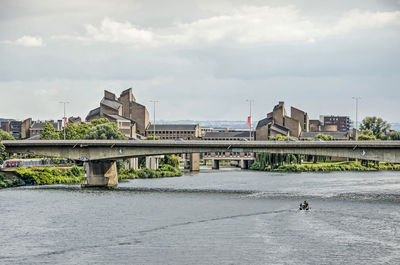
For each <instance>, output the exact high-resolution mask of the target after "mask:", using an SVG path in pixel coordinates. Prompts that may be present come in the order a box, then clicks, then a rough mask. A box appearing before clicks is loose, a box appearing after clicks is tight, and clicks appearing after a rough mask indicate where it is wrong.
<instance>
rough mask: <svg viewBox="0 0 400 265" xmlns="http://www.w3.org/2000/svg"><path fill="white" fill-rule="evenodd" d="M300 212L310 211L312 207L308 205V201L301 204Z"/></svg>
mask: <svg viewBox="0 0 400 265" xmlns="http://www.w3.org/2000/svg"><path fill="white" fill-rule="evenodd" d="M300 210H310V205H309V204H308V202H307V201H304V202H303V203H300Z"/></svg>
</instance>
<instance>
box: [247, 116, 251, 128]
mask: <svg viewBox="0 0 400 265" xmlns="http://www.w3.org/2000/svg"><path fill="white" fill-rule="evenodd" d="M247 125H248V126H249V127H251V116H248V117H247Z"/></svg>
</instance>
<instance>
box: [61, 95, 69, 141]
mask: <svg viewBox="0 0 400 265" xmlns="http://www.w3.org/2000/svg"><path fill="white" fill-rule="evenodd" d="M60 104H64V118H63V123H64V140H65V127H66V126H67V117H66V105H67V104H69V102H68V101H60Z"/></svg>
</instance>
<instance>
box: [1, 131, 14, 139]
mask: <svg viewBox="0 0 400 265" xmlns="http://www.w3.org/2000/svg"><path fill="white" fill-rule="evenodd" d="M1 140H15V138H14V137H13V136H12V135H11V134H9V133H8V132H6V131H3V130H1V129H0V141H1Z"/></svg>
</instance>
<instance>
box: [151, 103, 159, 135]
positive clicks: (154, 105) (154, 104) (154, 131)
mask: <svg viewBox="0 0 400 265" xmlns="http://www.w3.org/2000/svg"><path fill="white" fill-rule="evenodd" d="M150 102H153V109H154V113H153V115H154V125H153V129H154V130H153V140H155V139H156V103H158V102H160V101H158V100H150Z"/></svg>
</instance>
